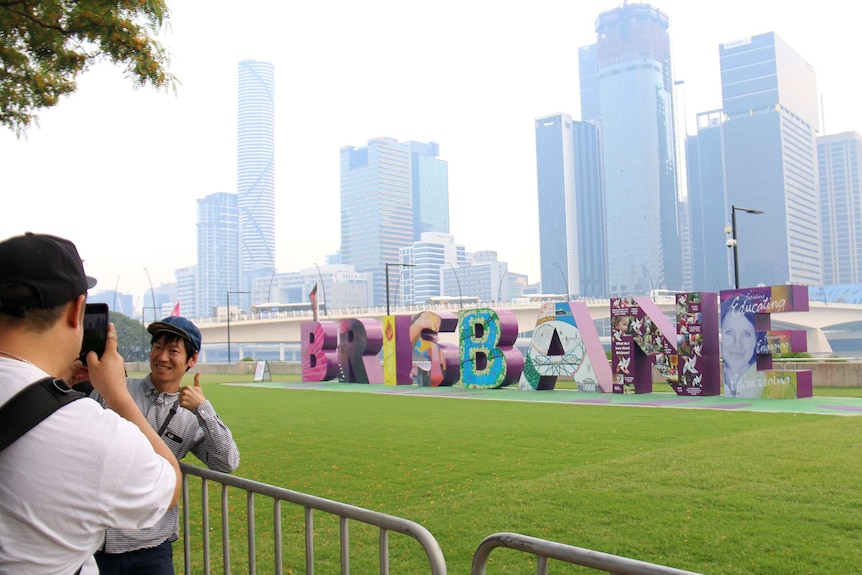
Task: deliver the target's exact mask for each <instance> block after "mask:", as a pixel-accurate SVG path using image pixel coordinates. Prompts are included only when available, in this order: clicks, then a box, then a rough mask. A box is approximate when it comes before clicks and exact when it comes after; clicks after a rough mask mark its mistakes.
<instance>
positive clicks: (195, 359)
mask: <svg viewBox="0 0 862 575" xmlns="http://www.w3.org/2000/svg"><path fill="white" fill-rule="evenodd" d="M199 353H200V352H197V351H196V352H195V354H194V355H193V356H191V358H189V364H188V365H187V366H186V371H188V370H190V369H191V368H193V367H194V366H195V364H196V363H197V362H198V354H199Z"/></svg>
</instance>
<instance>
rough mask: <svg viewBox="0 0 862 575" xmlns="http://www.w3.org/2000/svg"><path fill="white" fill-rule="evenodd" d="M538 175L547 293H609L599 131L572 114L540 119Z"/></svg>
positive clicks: (537, 126)
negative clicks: (576, 118)
mask: <svg viewBox="0 0 862 575" xmlns="http://www.w3.org/2000/svg"><path fill="white" fill-rule="evenodd" d="M535 130H536V177H537V184H538V199H539V254H540V255H539V257H540V271H541V281H542V291H543V292H545V293H549V294H568V295H573V296H574V295H581V296H595V297H603V296H606V295H607V291H608V290H607V258H606V254H607V235H606V229H605V228H606V226H605V203H604V191H603V189H602V185H601V182H602V173H601V150H600V138H599V132H598V129H597V128H596V126H595V124H593V123H592V122H576V121H573V120H572V118H571V117H570V116H569V115H568V114H554V115H551V116H545V117H542V118H538V119H537V120H536V122H535Z"/></svg>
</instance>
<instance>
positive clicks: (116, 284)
mask: <svg viewBox="0 0 862 575" xmlns="http://www.w3.org/2000/svg"><path fill="white" fill-rule="evenodd" d="M119 287H120V276H119V275H117V281H116V282H114V305H113V307H111V311H113V312H116V311H117V288H119Z"/></svg>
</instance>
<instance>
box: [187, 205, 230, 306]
mask: <svg viewBox="0 0 862 575" xmlns="http://www.w3.org/2000/svg"><path fill="white" fill-rule="evenodd" d="M197 204H198V222H197V237H198V253H197V255H198V260H197V282H196V283H197V293H196V297H195V302H196V309H195V311H194V312H192V311H189V312H186V311H185V310H181V311H182V313H183V315H186V314H187V315H192V314H193V313H194V315H196V316H198V317H210V316H213V315H215V313H214V311H213V310H215V308H216V307H219V306H225V305H227V292H228V291H237V290H238V289H239V211H238V209H237V196H236V194H227V193H224V192H219V193H215V194H210V195H208V196H206V197H204V198H203V199H199V200H198V201H197ZM236 301H237V300H235V299H234V300H232V301H231V304H234V303H235V302H236Z"/></svg>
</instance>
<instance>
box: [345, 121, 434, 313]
mask: <svg viewBox="0 0 862 575" xmlns="http://www.w3.org/2000/svg"><path fill="white" fill-rule="evenodd" d="M438 152H439V149H438V146H437V144H434V143H429V144H420V143H418V142H399V141H398V140H395V139H393V138H374V139H371V140H369V141H368V144H367V145H366V146H362V147H359V148H356V147H354V146H346V147H344V148H342V149H341V261H342V262H343V263H345V264H350V265H352V266H354V267H355V268H356V271H357V272H360V273H365V274H369V275H370V276H371V281H372V283H373V289H372V303H373V305H383V304H384V303H385V298H386V285H385V282H386V280H385V275H386V264H387V263H388V264H390V267H391V264H395V263H398V262H399V261H400V260H399V257H400V256H399V249H400V248H403V247H407V246H409V245H411V244H412V243H413V241H414V238H416V237H420V234H417V232H416V226H417V225H419V226H421V227H423V228H424V227H428V228H434V227H435V226H440V227H444V226H445V229H429V230H425V231H440V232H448V226H449V223H448V222H449V215H448V182H444V181H443V179H444V178H446V177H447V176H446V174H447V168H446V163H445V162H444V161H443V160H439V159H437V154H438ZM414 171H415V172H418V174H419V175H418V176H415V175H414ZM426 196H427V197H426ZM417 206H418V207H417ZM417 210H418V211H417ZM443 211H445V217H444V214H443ZM390 289H391V288H390Z"/></svg>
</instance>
